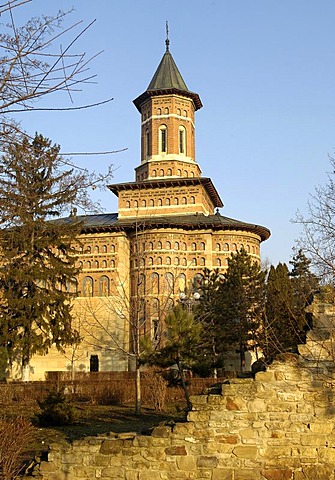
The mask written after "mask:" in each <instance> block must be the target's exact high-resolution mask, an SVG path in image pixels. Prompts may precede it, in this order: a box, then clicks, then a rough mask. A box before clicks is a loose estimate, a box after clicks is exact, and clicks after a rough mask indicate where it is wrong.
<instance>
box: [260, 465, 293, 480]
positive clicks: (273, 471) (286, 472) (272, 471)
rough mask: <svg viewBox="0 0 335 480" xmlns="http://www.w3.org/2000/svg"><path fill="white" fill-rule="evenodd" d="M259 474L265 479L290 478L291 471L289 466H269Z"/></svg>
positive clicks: (286, 479) (278, 479)
mask: <svg viewBox="0 0 335 480" xmlns="http://www.w3.org/2000/svg"><path fill="white" fill-rule="evenodd" d="M261 474H262V475H263V477H264V478H266V480H290V479H291V478H292V474H293V472H292V470H291V469H289V468H269V469H265V470H261Z"/></svg>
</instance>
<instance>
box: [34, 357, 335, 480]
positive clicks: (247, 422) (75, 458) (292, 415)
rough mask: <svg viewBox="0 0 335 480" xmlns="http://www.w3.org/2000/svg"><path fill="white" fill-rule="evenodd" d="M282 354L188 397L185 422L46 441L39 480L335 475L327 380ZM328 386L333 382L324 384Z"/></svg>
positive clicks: (333, 410) (272, 479)
mask: <svg viewBox="0 0 335 480" xmlns="http://www.w3.org/2000/svg"><path fill="white" fill-rule="evenodd" d="M327 385H328V387H327V386H326V385H325V382H324V381H322V380H320V379H318V377H316V376H315V375H314V376H313V374H312V373H311V371H310V370H309V369H308V368H306V367H305V364H304V360H303V359H302V357H301V356H300V357H297V356H293V355H290V356H288V357H287V356H286V357H285V358H283V359H282V360H278V361H276V362H274V363H273V364H272V365H271V367H269V369H268V371H266V372H260V373H257V374H256V378H255V380H253V379H234V380H231V381H230V383H229V384H224V385H223V386H222V392H221V393H217V394H210V395H200V396H196V397H192V402H193V409H192V411H191V412H189V415H188V421H187V422H185V423H177V424H174V425H161V426H158V427H156V428H155V429H154V430H153V432H152V434H151V436H146V435H137V434H132V433H129V434H113V433H111V434H110V435H109V436H104V437H89V438H86V439H84V440H78V441H75V442H74V443H73V444H72V445H68V446H66V447H64V446H60V445H51V447H50V453H49V461H48V462H42V464H41V466H40V472H39V473H36V476H38V477H39V478H40V479H41V480H73V479H79V480H91V479H95V478H102V479H106V480H107V479H113V480H168V479H179V480H186V479H211V480H289V479H293V480H307V479H310V480H315V479H319V480H334V478H335V477H334V469H335V429H334V420H335V407H334V390H333V389H332V387H331V382H328V383H327ZM329 385H330V386H329Z"/></svg>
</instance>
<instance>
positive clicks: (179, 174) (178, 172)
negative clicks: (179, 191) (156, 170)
mask: <svg viewBox="0 0 335 480" xmlns="http://www.w3.org/2000/svg"><path fill="white" fill-rule="evenodd" d="M177 175H178V177H181V170H180V169H178V170H177Z"/></svg>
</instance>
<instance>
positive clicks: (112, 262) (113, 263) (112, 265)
mask: <svg viewBox="0 0 335 480" xmlns="http://www.w3.org/2000/svg"><path fill="white" fill-rule="evenodd" d="M110 266H111V268H115V260H111V261H110Z"/></svg>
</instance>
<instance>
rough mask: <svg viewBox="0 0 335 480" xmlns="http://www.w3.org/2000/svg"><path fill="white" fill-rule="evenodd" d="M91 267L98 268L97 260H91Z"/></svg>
mask: <svg viewBox="0 0 335 480" xmlns="http://www.w3.org/2000/svg"><path fill="white" fill-rule="evenodd" d="M93 268H99V262H98V260H94V262H93Z"/></svg>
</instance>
